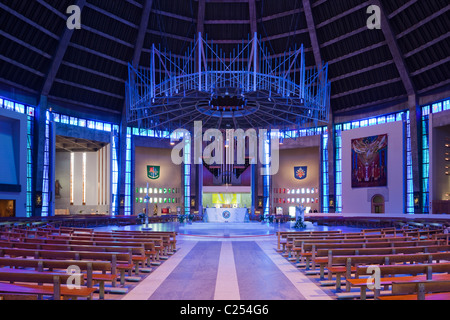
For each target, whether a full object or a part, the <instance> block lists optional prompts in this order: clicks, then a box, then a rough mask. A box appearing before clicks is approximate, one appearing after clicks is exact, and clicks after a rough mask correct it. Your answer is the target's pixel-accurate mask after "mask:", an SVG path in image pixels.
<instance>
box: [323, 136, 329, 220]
mask: <svg viewBox="0 0 450 320" xmlns="http://www.w3.org/2000/svg"><path fill="white" fill-rule="evenodd" d="M329 200H330V198H329V185H328V133H324V134H323V135H322V211H323V213H328V212H329Z"/></svg>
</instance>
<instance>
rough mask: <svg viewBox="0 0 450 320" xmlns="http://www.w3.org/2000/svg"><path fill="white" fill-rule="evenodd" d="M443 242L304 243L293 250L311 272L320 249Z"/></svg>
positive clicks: (423, 244)
mask: <svg viewBox="0 0 450 320" xmlns="http://www.w3.org/2000/svg"><path fill="white" fill-rule="evenodd" d="M441 244H442V241H441V240H422V241H418V240H415V241H388V242H348V243H316V242H312V243H308V242H302V243H301V246H300V247H297V246H295V243H294V248H293V249H292V250H293V251H294V253H295V257H296V262H299V259H300V258H305V260H306V270H309V260H312V261H313V264H312V269H313V270H314V269H315V263H314V260H315V258H316V253H317V250H319V249H329V250H334V249H359V248H360V249H366V248H395V247H408V246H415V247H417V246H433V245H441Z"/></svg>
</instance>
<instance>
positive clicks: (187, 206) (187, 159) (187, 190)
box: [184, 136, 191, 215]
mask: <svg viewBox="0 0 450 320" xmlns="http://www.w3.org/2000/svg"><path fill="white" fill-rule="evenodd" d="M184 139H185V142H186V148H185V149H184V150H185V154H184V214H186V215H188V214H190V212H191V140H190V137H189V136H187V137H185V138H184Z"/></svg>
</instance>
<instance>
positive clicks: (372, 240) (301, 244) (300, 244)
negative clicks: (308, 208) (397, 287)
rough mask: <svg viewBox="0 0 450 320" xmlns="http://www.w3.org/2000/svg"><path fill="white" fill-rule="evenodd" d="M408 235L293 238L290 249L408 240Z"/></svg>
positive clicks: (295, 250) (299, 250)
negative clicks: (312, 245)
mask: <svg viewBox="0 0 450 320" xmlns="http://www.w3.org/2000/svg"><path fill="white" fill-rule="evenodd" d="M410 239H411V238H409V237H381V238H373V237H370V238H366V237H362V238H352V239H298V238H296V239H294V240H293V243H292V251H294V253H297V252H302V251H303V247H304V245H306V244H316V245H318V244H347V243H382V242H389V243H392V242H404V241H409V240H410Z"/></svg>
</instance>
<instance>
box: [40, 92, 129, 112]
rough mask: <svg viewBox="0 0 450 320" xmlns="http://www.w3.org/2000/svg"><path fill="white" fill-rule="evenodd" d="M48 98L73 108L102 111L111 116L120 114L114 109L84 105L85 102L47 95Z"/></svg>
mask: <svg viewBox="0 0 450 320" xmlns="http://www.w3.org/2000/svg"><path fill="white" fill-rule="evenodd" d="M48 98H49V101H50V100H52V101H56V102H58V101H59V102H63V103H65V104H71V105H73V106H79V107H84V108H88V109H93V110H99V111H103V112H105V113H108V114H111V113H113V114H121V112H120V111H117V110H114V109H111V108H104V107H100V106H96V105H93V104H89V103H85V102H80V101H74V100H72V99H67V98H61V97H57V96H52V95H49V96H48Z"/></svg>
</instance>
